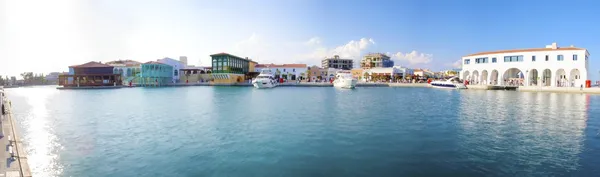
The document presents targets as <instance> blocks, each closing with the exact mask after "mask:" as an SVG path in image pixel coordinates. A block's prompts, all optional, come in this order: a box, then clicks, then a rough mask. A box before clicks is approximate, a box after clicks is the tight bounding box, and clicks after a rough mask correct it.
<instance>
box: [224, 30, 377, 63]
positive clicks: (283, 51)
mask: <svg viewBox="0 0 600 177" xmlns="http://www.w3.org/2000/svg"><path fill="white" fill-rule="evenodd" d="M374 44H375V41H374V40H373V39H371V38H361V39H359V40H350V41H349V42H348V43H346V44H343V45H339V46H335V47H327V46H325V45H323V42H322V39H321V38H319V37H312V38H310V39H308V40H306V41H303V42H289V41H284V40H281V39H271V38H266V37H263V36H261V35H258V34H256V33H254V34H252V35H251V36H250V37H249V38H246V39H244V40H241V41H239V42H237V43H236V44H235V45H234V46H233V49H232V50H231V54H234V55H239V56H240V57H249V58H252V59H254V60H256V61H258V62H259V63H306V64H307V65H319V66H320V62H321V59H323V58H325V57H331V56H333V55H339V56H340V57H342V58H350V59H355V60H360V56H361V54H362V53H363V52H364V51H365V50H366V49H368V48H369V47H370V46H372V45H374Z"/></svg>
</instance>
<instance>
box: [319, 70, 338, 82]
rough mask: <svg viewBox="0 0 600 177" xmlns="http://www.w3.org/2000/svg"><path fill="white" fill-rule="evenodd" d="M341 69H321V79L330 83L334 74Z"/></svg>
mask: <svg viewBox="0 0 600 177" xmlns="http://www.w3.org/2000/svg"><path fill="white" fill-rule="evenodd" d="M341 70H342V69H337V68H322V69H321V79H322V80H325V81H330V80H332V79H333V78H335V74H337V72H338V71H341Z"/></svg>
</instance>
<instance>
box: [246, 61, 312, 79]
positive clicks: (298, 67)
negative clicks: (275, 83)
mask: <svg viewBox="0 0 600 177" xmlns="http://www.w3.org/2000/svg"><path fill="white" fill-rule="evenodd" d="M266 68H270V69H271V70H272V71H273V75H274V76H275V78H283V79H286V80H303V79H304V77H306V75H307V73H306V72H307V68H308V67H306V64H280V65H277V64H257V65H256V67H255V72H260V70H262V69H266Z"/></svg>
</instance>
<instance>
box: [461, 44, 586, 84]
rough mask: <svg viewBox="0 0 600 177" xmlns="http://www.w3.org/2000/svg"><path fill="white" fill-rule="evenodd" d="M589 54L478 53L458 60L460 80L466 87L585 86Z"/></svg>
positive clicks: (566, 50) (553, 49) (555, 49)
mask: <svg viewBox="0 0 600 177" xmlns="http://www.w3.org/2000/svg"><path fill="white" fill-rule="evenodd" d="M589 55H590V54H589V53H588V51H587V49H585V48H578V47H574V46H570V47H559V46H558V45H557V44H556V43H552V44H551V45H547V46H546V47H545V48H532V49H514V50H499V51H490V52H480V53H475V54H470V55H467V56H464V57H462V71H461V73H460V78H461V79H464V80H468V81H470V84H484V85H513V86H550V87H565V86H574V87H581V86H585V81H586V80H587V79H588V78H589V77H588V62H589V61H588V57H589Z"/></svg>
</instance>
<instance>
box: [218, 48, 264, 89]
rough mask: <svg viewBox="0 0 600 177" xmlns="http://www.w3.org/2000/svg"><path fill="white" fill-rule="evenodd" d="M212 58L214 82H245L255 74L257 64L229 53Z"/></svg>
mask: <svg viewBox="0 0 600 177" xmlns="http://www.w3.org/2000/svg"><path fill="white" fill-rule="evenodd" d="M210 57H211V58H212V75H213V82H215V83H222V84H232V83H239V82H245V81H247V80H249V79H251V77H252V76H254V75H257V74H256V73H255V66H256V64H257V63H256V62H255V61H252V60H250V59H248V58H242V57H238V56H235V55H231V54H228V53H218V54H213V55H210Z"/></svg>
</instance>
